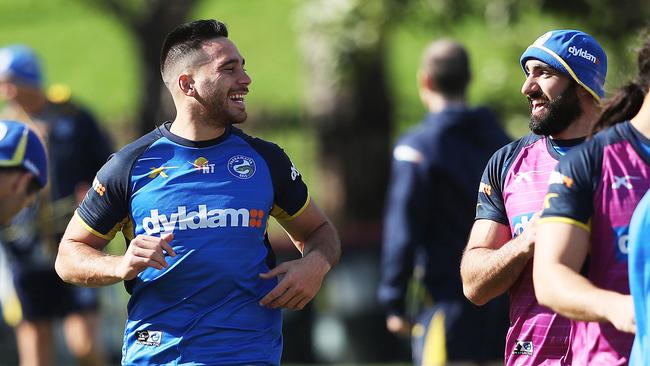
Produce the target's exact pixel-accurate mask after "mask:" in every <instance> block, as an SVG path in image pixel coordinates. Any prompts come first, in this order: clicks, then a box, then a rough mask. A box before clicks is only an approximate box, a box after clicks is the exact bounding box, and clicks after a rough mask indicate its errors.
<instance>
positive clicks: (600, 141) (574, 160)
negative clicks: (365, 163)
mask: <svg viewBox="0 0 650 366" xmlns="http://www.w3.org/2000/svg"><path fill="white" fill-rule="evenodd" d="M629 128H630V127H629V125H627V124H626V123H621V124H618V125H615V126H612V127H610V128H607V129H605V130H603V131H600V132H598V133H597V134H595V135H594V136H593V137H591V138H590V139H588V140H587V141H585V142H584V143H582V144H580V145H579V146H577V147H576V148H574V149H571V150H570V151H569V152H568V153H567V154H566V156H564V157H563V158H562V159H560V163H559V165H558V166H559V167H560V168H561V169H566V168H569V167H574V166H586V167H591V168H596V167H597V166H598V165H599V163H600V162H601V161H602V158H603V152H604V150H605V149H606V147H607V146H610V145H615V144H618V143H620V142H625V141H626V140H627V137H628V136H627V134H628V133H630V131H629Z"/></svg>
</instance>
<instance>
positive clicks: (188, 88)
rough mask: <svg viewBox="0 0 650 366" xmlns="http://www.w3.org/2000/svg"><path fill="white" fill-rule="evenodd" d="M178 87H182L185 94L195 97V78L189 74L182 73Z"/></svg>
mask: <svg viewBox="0 0 650 366" xmlns="http://www.w3.org/2000/svg"><path fill="white" fill-rule="evenodd" d="M178 87H179V88H180V89H181V91H182V92H183V94H185V95H187V96H188V97H193V96H194V95H195V94H196V90H195V89H194V79H192V77H191V76H189V75H187V74H180V75H179V76H178Z"/></svg>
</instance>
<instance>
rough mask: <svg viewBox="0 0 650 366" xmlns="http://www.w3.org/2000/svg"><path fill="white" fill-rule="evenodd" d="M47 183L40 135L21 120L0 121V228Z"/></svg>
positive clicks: (45, 162) (31, 200)
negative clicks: (20, 121) (19, 121)
mask: <svg viewBox="0 0 650 366" xmlns="http://www.w3.org/2000/svg"><path fill="white" fill-rule="evenodd" d="M46 184H47V158H46V154H45V147H44V146H43V143H42V142H41V140H40V138H39V137H38V136H37V135H36V133H34V131H32V130H31V129H29V128H28V127H27V126H26V125H24V124H22V123H18V122H15V121H0V227H3V226H5V225H7V224H8V223H9V221H10V220H11V218H12V217H13V216H14V215H16V214H17V213H18V212H19V211H20V210H21V209H22V208H23V207H25V206H27V205H29V204H30V203H31V202H33V201H34V199H35V198H36V197H35V196H36V192H38V191H39V190H41V189H42V188H43V187H45V185H46Z"/></svg>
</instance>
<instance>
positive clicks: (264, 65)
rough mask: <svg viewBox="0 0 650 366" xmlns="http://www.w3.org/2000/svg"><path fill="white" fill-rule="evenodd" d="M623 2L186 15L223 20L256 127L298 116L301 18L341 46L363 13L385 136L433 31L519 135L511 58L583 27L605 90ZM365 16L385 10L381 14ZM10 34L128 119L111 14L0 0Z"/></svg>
mask: <svg viewBox="0 0 650 366" xmlns="http://www.w3.org/2000/svg"><path fill="white" fill-rule="evenodd" d="M355 1H358V0H345V1H343V0H341V1H340V2H337V3H336V4H337V5H336V6H334V5H333V6H331V11H333V12H334V11H342V10H344V8H345V4H353V3H355ZM631 1H632V2H633V3H634V4H637V3H638V5H639V7H638V12H636V13H633V14H628V15H624V14H623V15H621V14H620V13H621V12H619V11H612V12H601V13H602V14H601V15H603V16H602V17H601V16H597V17H595V16H589V17H588V16H580V14H581V12H580V11H582V9H587V10H588V11H590V12H591V11H595V10H594V9H601V10H602V6H604V5H603V4H606V3H607V2H606V1H604V0H603V1H596V0H581V1H580V3H579V5H580V4H582V5H584V4H586V5H585V6H584V7H580V6H579V7H577V8H576V7H575V6H571V7H563V6H562V5H563V4H565V2H562V1H558V0H553V1H550V0H549V1H541V0H536V1H527V2H516V1H513V0H498V1H497V0H495V1H490V2H482V1H472V0H462V1H447V0H445V1H438V0H386V1H377V2H367V4H368V5H367V6H364V7H361V11H363V12H364V13H367V14H355V13H353V14H350V15H349V16H348V17H345V18H343V19H344V20H343V23H342V24H338V23H337V24H330V23H328V21H330V20H331V19H333V17H328V16H327V14H311V15H310V12H309V9H310V8H309V6H307V5H305V4H308V3H305V2H304V1H298V0H274V1H267V0H247V1H202V2H199V5H198V6H197V7H196V8H195V9H194V12H193V17H195V18H218V19H220V20H223V21H225V22H226V23H227V24H228V26H229V27H230V30H231V38H232V39H233V40H234V41H235V42H236V43H237V45H238V47H239V49H240V51H241V52H242V54H243V55H244V57H245V58H246V61H247V62H246V63H247V69H248V72H249V73H250V75H251V77H252V79H253V84H252V86H251V93H250V95H249V97H248V98H247V104H248V107H249V110H250V112H251V113H250V114H251V121H250V122H251V123H250V126H248V127H247V128H250V127H251V126H254V127H255V129H259V130H262V129H264V128H266V127H269V128H275V127H276V126H278V125H281V126H287V125H292V126H296V125H298V124H300V123H301V122H300V121H301V120H302V118H301V116H302V115H303V110H304V105H305V97H304V93H305V89H306V88H305V86H306V85H305V83H306V80H307V77H306V69H305V67H304V65H303V62H302V59H303V55H302V54H301V50H300V44H299V39H298V35H299V32H300V29H304V28H301V27H304V26H306V22H312V23H313V24H312V25H311V26H320V27H322V28H323V29H324V30H326V31H327V32H330V33H332V34H334V35H337V36H336V37H332V38H333V39H336V40H337V44H338V46H340V47H341V48H342V49H345V48H347V47H348V46H349V45H350V44H355V45H359V44H364V42H366V43H368V42H370V41H371V40H372V39H374V37H378V36H379V35H378V34H373V33H372V32H370V31H369V29H372V28H373V27H372V26H371V25H370V24H361V23H359V22H358V21H357V20H358V19H359V18H360V17H363V18H367V19H375V20H376V21H378V22H382V24H383V26H384V27H386V28H387V34H388V39H387V42H388V43H387V57H388V62H387V67H388V71H389V80H390V83H391V87H392V95H393V97H394V106H395V115H394V117H395V118H394V120H395V124H396V128H395V134H398V133H401V132H403V131H404V130H405V129H406V128H408V127H409V126H411V125H413V124H414V123H416V122H417V121H418V120H419V119H420V118H421V117H422V115H423V113H424V108H423V107H422V106H421V104H420V100H419V97H418V94H417V88H416V81H415V75H416V70H417V67H418V64H419V62H420V55H421V52H422V50H423V48H424V47H425V46H426V44H427V43H428V42H429V41H431V40H433V39H435V38H438V37H442V36H449V37H454V38H456V39H458V40H459V41H461V42H463V43H464V44H466V45H467V47H468V48H469V50H470V53H471V57H472V68H473V72H474V80H473V83H472V84H471V87H470V101H471V102H472V103H473V104H486V105H488V106H490V107H492V108H493V109H494V110H496V111H497V112H498V114H499V115H500V116H501V117H502V119H503V120H504V122H505V123H506V125H507V126H508V129H509V130H510V132H511V133H512V134H513V135H514V136H520V135H522V134H524V133H525V132H526V131H527V118H528V117H527V116H528V106H527V103H526V101H525V99H524V98H523V96H521V94H520V93H519V90H520V87H521V83H522V82H523V74H522V72H521V69H520V66H519V62H518V60H519V55H520V54H521V52H522V51H523V50H524V49H525V48H526V47H527V46H528V45H529V44H530V43H531V42H532V41H533V40H534V39H535V38H536V37H537V36H539V35H540V34H542V33H544V32H545V31H547V30H549V29H552V28H571V27H573V28H580V29H583V30H585V31H587V32H589V33H592V34H593V35H594V36H596V37H597V38H598V39H599V40H600V41H601V43H602V44H603V46H604V48H605V49H606V50H607V51H608V55H609V65H610V68H609V69H610V71H609V76H608V81H607V90H608V91H612V90H614V89H615V88H616V87H617V86H618V85H621V84H622V82H623V81H624V80H626V79H628V78H629V77H631V76H632V75H634V73H635V71H636V66H635V64H634V46H635V45H636V44H638V41H637V34H636V31H635V30H636V28H630V29H628V28H624V29H623V28H620V27H623V25H621V26H620V27H619V28H620V29H619V28H617V31H616V32H614V34H616V35H617V37H616V38H612V39H610V35H609V34H608V33H603V32H600V30H601V29H602V25H601V23H603V24H604V23H606V24H612V22H613V20H611V18H612V17H614V18H615V19H616V20H617V21H618V22H619V23H625V21H626V19H627V18H629V19H630V22H631V23H633V24H634V25H635V26H636V25H637V24H638V22H637V18H638V17H639V16H640V15H639V14H641V15H643V14H647V12H648V8H649V7H650V6H648V5H647V4H645V3H643V2H639V1H637V0H631ZM574 5H575V4H574ZM628 5H630V1H624V2H623V3H622V4H621V7H624V8H625V9H629V6H628ZM337 9H338V10H337ZM587 10H585V11H587ZM544 11H547V12H548V11H550V12H552V15H551V13H544ZM605 13H607V14H606V16H605ZM368 14H375V15H381V14H388V15H386V17H385V19H384V18H382V17H381V16H375V17H370V16H368ZM599 14H600V13H599ZM625 16H627V18H625ZM625 27H628V25H625ZM621 29H622V30H621ZM332 34H330V35H329V36H332ZM18 42H20V43H26V44H28V45H31V46H32V47H34V48H35V49H36V51H37V53H38V54H39V55H40V56H42V59H43V65H44V69H45V77H46V83H47V84H53V83H64V84H67V85H69V86H70V87H71V89H72V91H73V97H74V98H76V99H80V100H81V101H83V102H85V103H86V104H88V105H89V107H90V108H91V109H93V110H94V111H95V112H96V113H97V114H98V115H99V117H100V118H101V119H102V120H103V121H104V122H105V123H107V124H114V123H116V122H122V123H124V122H127V121H130V120H132V119H133V118H134V115H135V109H136V108H135V107H136V105H135V103H137V100H138V99H137V97H138V94H137V93H138V92H139V90H140V89H139V87H140V85H141V81H140V80H139V73H140V71H139V68H140V67H141V64H140V62H139V60H138V59H137V52H136V50H135V44H134V42H133V40H132V38H131V35H130V34H129V33H128V32H127V31H126V29H125V27H124V26H123V25H122V24H120V23H119V22H118V21H117V20H116V19H115V18H113V17H112V16H111V15H109V14H105V13H102V12H100V11H99V10H98V9H97V8H95V7H92V6H90V5H88V3H85V2H84V1H73V0H48V1H40V0H0V44H8V43H18ZM300 154H301V155H304V154H302V153H300ZM303 165H306V164H303Z"/></svg>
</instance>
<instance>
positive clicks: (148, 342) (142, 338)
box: [135, 330, 162, 347]
mask: <svg viewBox="0 0 650 366" xmlns="http://www.w3.org/2000/svg"><path fill="white" fill-rule="evenodd" d="M161 340H162V332H161V331H159V330H139V331H137V332H135V341H136V343H138V344H142V345H144V346H155V347H158V346H160V341H161Z"/></svg>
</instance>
